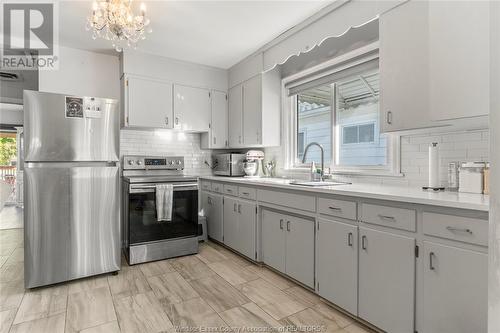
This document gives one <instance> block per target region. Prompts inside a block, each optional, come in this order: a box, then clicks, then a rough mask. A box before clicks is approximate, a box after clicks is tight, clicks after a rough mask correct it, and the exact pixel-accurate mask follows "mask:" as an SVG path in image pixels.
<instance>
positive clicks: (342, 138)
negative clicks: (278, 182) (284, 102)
mask: <svg viewBox="0 0 500 333" xmlns="http://www.w3.org/2000/svg"><path fill="white" fill-rule="evenodd" d="M314 77H315V79H314V80H311V81H307V80H304V79H302V80H299V81H300V84H297V85H292V86H290V85H288V87H287V83H285V87H287V88H288V94H289V96H290V99H291V101H292V103H291V105H292V107H291V110H290V112H291V115H292V118H291V121H290V126H291V128H290V129H291V131H289V133H291V135H292V136H293V138H292V140H290V141H288V142H293V143H294V144H293V145H291V146H289V147H288V151H289V156H290V157H291V158H290V160H289V163H288V165H289V167H290V168H305V167H307V165H308V164H309V163H310V162H311V161H315V162H316V164H319V163H320V151H319V149H318V148H317V147H311V149H310V150H309V151H308V153H307V159H306V164H302V157H303V155H304V148H305V146H307V145H308V144H309V143H311V142H317V143H319V144H321V145H322V146H323V148H324V151H325V167H329V168H330V169H331V171H333V172H355V173H367V174H373V173H392V174H395V173H398V171H399V170H397V169H398V168H399V164H398V163H395V156H393V155H394V152H395V151H397V149H398V147H396V146H398V145H399V139H398V138H395V137H393V136H391V135H388V134H381V133H380V124H379V90H380V88H379V70H378V58H375V59H370V60H367V61H366V63H361V64H356V65H353V67H352V68H351V67H346V68H344V69H342V71H340V73H338V72H337V73H336V72H334V73H333V74H332V73H331V72H330V74H328V75H325V76H321V75H314Z"/></svg>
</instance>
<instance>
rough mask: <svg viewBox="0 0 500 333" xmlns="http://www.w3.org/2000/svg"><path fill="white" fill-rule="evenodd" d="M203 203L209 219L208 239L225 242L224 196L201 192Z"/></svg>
mask: <svg viewBox="0 0 500 333" xmlns="http://www.w3.org/2000/svg"><path fill="white" fill-rule="evenodd" d="M201 202H202V207H203V210H204V211H205V216H206V217H207V234H208V237H210V238H212V239H215V240H216V241H219V242H222V241H223V215H222V214H223V211H222V210H223V205H222V195H220V194H216V193H210V192H205V191H202V192H201Z"/></svg>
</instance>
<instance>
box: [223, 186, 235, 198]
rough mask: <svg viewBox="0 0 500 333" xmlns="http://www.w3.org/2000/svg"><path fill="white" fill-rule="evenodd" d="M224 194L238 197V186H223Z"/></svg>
mask: <svg viewBox="0 0 500 333" xmlns="http://www.w3.org/2000/svg"><path fill="white" fill-rule="evenodd" d="M224 194H228V195H235V196H237V195H238V186H236V185H229V184H224Z"/></svg>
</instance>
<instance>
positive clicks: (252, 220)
mask: <svg viewBox="0 0 500 333" xmlns="http://www.w3.org/2000/svg"><path fill="white" fill-rule="evenodd" d="M256 223H257V204H256V202H253V201H247V200H239V199H236V198H233V197H227V196H226V197H224V244H226V245H227V246H229V247H230V248H232V249H234V250H236V251H238V252H240V253H241V254H243V255H245V256H247V257H249V258H252V259H257V258H256V239H255V236H256Z"/></svg>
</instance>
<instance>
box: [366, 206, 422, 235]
mask: <svg viewBox="0 0 500 333" xmlns="http://www.w3.org/2000/svg"><path fill="white" fill-rule="evenodd" d="M361 221H363V222H367V223H373V224H378V225H382V226H385V227H390V228H395V229H402V230H408V231H415V230H416V212H415V210H413V209H405V208H396V207H389V206H380V205H371V204H365V203H363V204H361Z"/></svg>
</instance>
